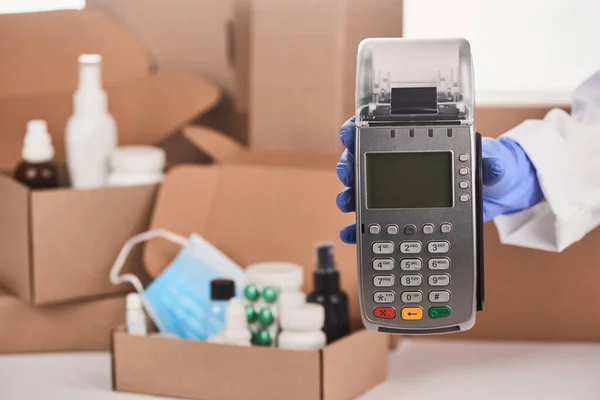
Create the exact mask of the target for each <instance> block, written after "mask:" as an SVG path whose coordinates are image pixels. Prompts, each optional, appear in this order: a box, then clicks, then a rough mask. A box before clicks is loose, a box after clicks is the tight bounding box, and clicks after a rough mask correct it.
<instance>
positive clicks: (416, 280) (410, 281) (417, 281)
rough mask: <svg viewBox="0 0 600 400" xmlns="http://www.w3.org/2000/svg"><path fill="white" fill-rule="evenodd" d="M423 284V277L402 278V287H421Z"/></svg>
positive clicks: (403, 276) (407, 276)
mask: <svg viewBox="0 0 600 400" xmlns="http://www.w3.org/2000/svg"><path fill="white" fill-rule="evenodd" d="M422 282H423V277H422V276H421V275H402V276H401V277H400V284H401V285H402V286H420V285H421V283H422Z"/></svg>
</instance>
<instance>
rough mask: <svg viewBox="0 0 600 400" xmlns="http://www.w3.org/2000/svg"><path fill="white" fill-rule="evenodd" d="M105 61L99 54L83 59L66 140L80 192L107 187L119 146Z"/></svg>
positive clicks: (67, 150)
mask: <svg viewBox="0 0 600 400" xmlns="http://www.w3.org/2000/svg"><path fill="white" fill-rule="evenodd" d="M101 62H102V57H101V56H100V55H98V54H82V55H81V56H79V87H78V88H77V91H76V92H75V94H74V96H73V115H72V116H71V118H70V119H69V121H68V122H67V129H66V140H65V142H66V152H67V163H68V168H69V175H70V178H71V185H72V186H73V187H74V188H76V189H90V188H98V187H102V186H105V185H106V180H107V177H108V157H109V154H110V153H111V152H112V151H113V150H114V149H115V147H116V146H117V127H116V124H115V120H114V119H113V117H112V116H111V115H110V114H109V113H108V105H107V99H106V92H105V91H104V90H103V89H102V74H101V68H100V66H101Z"/></svg>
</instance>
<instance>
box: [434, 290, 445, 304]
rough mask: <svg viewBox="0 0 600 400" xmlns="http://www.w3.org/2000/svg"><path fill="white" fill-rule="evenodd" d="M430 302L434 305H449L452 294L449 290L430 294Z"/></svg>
mask: <svg viewBox="0 0 600 400" xmlns="http://www.w3.org/2000/svg"><path fill="white" fill-rule="evenodd" d="M429 301H430V302H432V303H447V302H449V301H450V292H449V291H447V290H440V291H434V292H429Z"/></svg>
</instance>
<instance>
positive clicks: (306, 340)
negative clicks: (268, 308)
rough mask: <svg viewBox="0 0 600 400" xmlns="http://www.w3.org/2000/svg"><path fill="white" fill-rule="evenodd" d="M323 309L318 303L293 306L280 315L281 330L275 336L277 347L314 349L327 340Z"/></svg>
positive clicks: (321, 346)
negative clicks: (277, 335) (276, 336)
mask: <svg viewBox="0 0 600 400" xmlns="http://www.w3.org/2000/svg"><path fill="white" fill-rule="evenodd" d="M324 323H325V310H324V308H323V306H322V305H320V304H311V303H308V304H304V305H302V306H299V307H293V308H290V309H288V310H286V312H284V313H283V315H282V316H281V327H282V328H283V331H282V332H281V333H280V334H279V337H278V338H277V347H279V348H280V349H285V350H304V351H315V350H319V349H321V348H323V347H324V346H325V343H326V342H327V337H326V336H325V332H323V330H322V329H323V324H324Z"/></svg>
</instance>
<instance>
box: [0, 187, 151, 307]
mask: <svg viewBox="0 0 600 400" xmlns="http://www.w3.org/2000/svg"><path fill="white" fill-rule="evenodd" d="M155 194H156V185H145V186H136V187H119V188H105V189H97V190H72V189H69V188H65V189H56V190H41V191H30V190H28V189H27V188H26V187H25V186H23V185H21V184H20V183H17V182H15V181H13V180H12V179H10V178H8V177H5V176H0V220H1V221H2V224H0V243H2V246H0V282H1V283H2V285H3V286H4V287H6V288H8V289H9V290H11V291H12V292H14V293H15V294H16V295H18V296H19V298H20V299H21V300H24V301H26V302H28V303H31V304H37V305H42V304H49V303H59V302H64V301H68V300H72V299H78V298H85V297H94V296H98V295H102V294H108V293H118V292H121V293H122V292H124V291H129V290H131V287H130V285H119V286H116V285H113V284H112V283H110V281H109V279H108V273H109V271H110V267H111V266H112V264H113V262H114V260H115V258H116V257H117V254H119V251H120V250H121V247H122V246H123V243H125V241H126V240H127V239H129V238H130V237H132V236H134V235H136V234H138V233H140V232H143V231H145V230H147V229H148V223H149V221H150V216H151V213H152V206H153V205H154V198H155ZM126 269H127V271H130V272H132V273H134V274H136V275H137V276H140V277H142V280H145V281H148V279H147V275H146V274H145V271H144V269H143V267H142V264H141V258H140V252H139V251H137V252H136V253H134V254H133V255H132V256H131V257H129V259H128V265H127V267H126Z"/></svg>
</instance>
